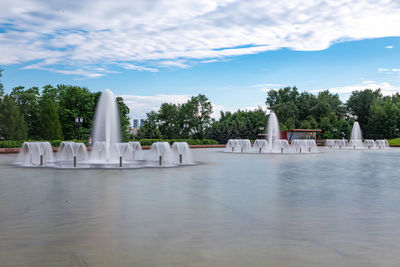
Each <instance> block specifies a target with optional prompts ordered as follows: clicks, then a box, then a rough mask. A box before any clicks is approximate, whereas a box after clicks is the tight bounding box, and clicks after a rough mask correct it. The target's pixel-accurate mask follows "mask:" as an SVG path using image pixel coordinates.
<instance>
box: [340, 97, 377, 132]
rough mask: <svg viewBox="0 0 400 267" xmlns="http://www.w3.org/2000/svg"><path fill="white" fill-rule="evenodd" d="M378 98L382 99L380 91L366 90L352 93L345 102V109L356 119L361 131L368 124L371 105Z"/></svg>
mask: <svg viewBox="0 0 400 267" xmlns="http://www.w3.org/2000/svg"><path fill="white" fill-rule="evenodd" d="M380 98H382V93H381V90H380V89H377V90H375V91H373V90H371V89H366V90H362V91H353V92H352V93H351V95H350V98H349V100H347V103H346V106H347V109H348V111H349V113H350V114H351V115H353V116H355V117H356V120H357V121H358V123H360V127H361V129H362V130H365V127H366V125H367V123H368V120H369V118H368V117H369V115H370V108H371V107H372V103H373V102H374V101H376V100H378V99H380Z"/></svg>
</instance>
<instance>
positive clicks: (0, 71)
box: [0, 68, 4, 98]
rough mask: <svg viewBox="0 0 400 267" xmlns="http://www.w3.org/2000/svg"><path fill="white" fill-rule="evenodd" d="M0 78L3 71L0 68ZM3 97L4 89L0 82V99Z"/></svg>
mask: <svg viewBox="0 0 400 267" xmlns="http://www.w3.org/2000/svg"><path fill="white" fill-rule="evenodd" d="M1 76H3V69H1V68H0V78H1ZM3 95H4V87H3V84H2V83H1V80H0V98H1V97H3Z"/></svg>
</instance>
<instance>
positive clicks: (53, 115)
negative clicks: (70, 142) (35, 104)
mask: <svg viewBox="0 0 400 267" xmlns="http://www.w3.org/2000/svg"><path fill="white" fill-rule="evenodd" d="M39 107H40V120H39V132H40V136H41V138H43V139H45V140H62V138H63V135H62V131H61V124H60V120H59V118H58V113H57V109H56V105H55V104H54V102H53V101H52V100H51V99H49V98H46V97H42V98H41V100H40V101H39Z"/></svg>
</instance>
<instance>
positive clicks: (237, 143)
mask: <svg viewBox="0 0 400 267" xmlns="http://www.w3.org/2000/svg"><path fill="white" fill-rule="evenodd" d="M250 150H251V142H250V140H249V139H229V140H228V143H227V144H226V149H225V151H226V152H240V153H243V152H250Z"/></svg>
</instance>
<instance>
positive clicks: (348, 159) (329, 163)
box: [0, 149, 400, 266]
mask: <svg viewBox="0 0 400 267" xmlns="http://www.w3.org/2000/svg"><path fill="white" fill-rule="evenodd" d="M193 152H194V158H195V159H197V160H199V161H201V162H202V164H200V165H197V166H191V167H181V168H172V169H169V168H167V169H139V170H54V169H37V168H35V169H24V168H17V167H15V166H12V165H10V164H7V163H10V162H12V161H14V159H15V156H14V155H1V156H0V162H1V165H0V266H143V265H144V266H243V265H248V266H267V265H268V266H398V263H399V262H400V255H399V253H398V251H399V249H400V226H399V225H400V213H399V207H400V197H399V195H400V179H399V176H398V174H397V173H398V172H397V167H398V164H399V162H400V160H399V159H400V150H388V151H333V152H332V151H330V152H329V153H328V152H322V153H320V154H308V155H258V154H254V155H251V154H244V155H240V154H228V153H220V152H218V150H204V149H203V150H194V151H193Z"/></svg>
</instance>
